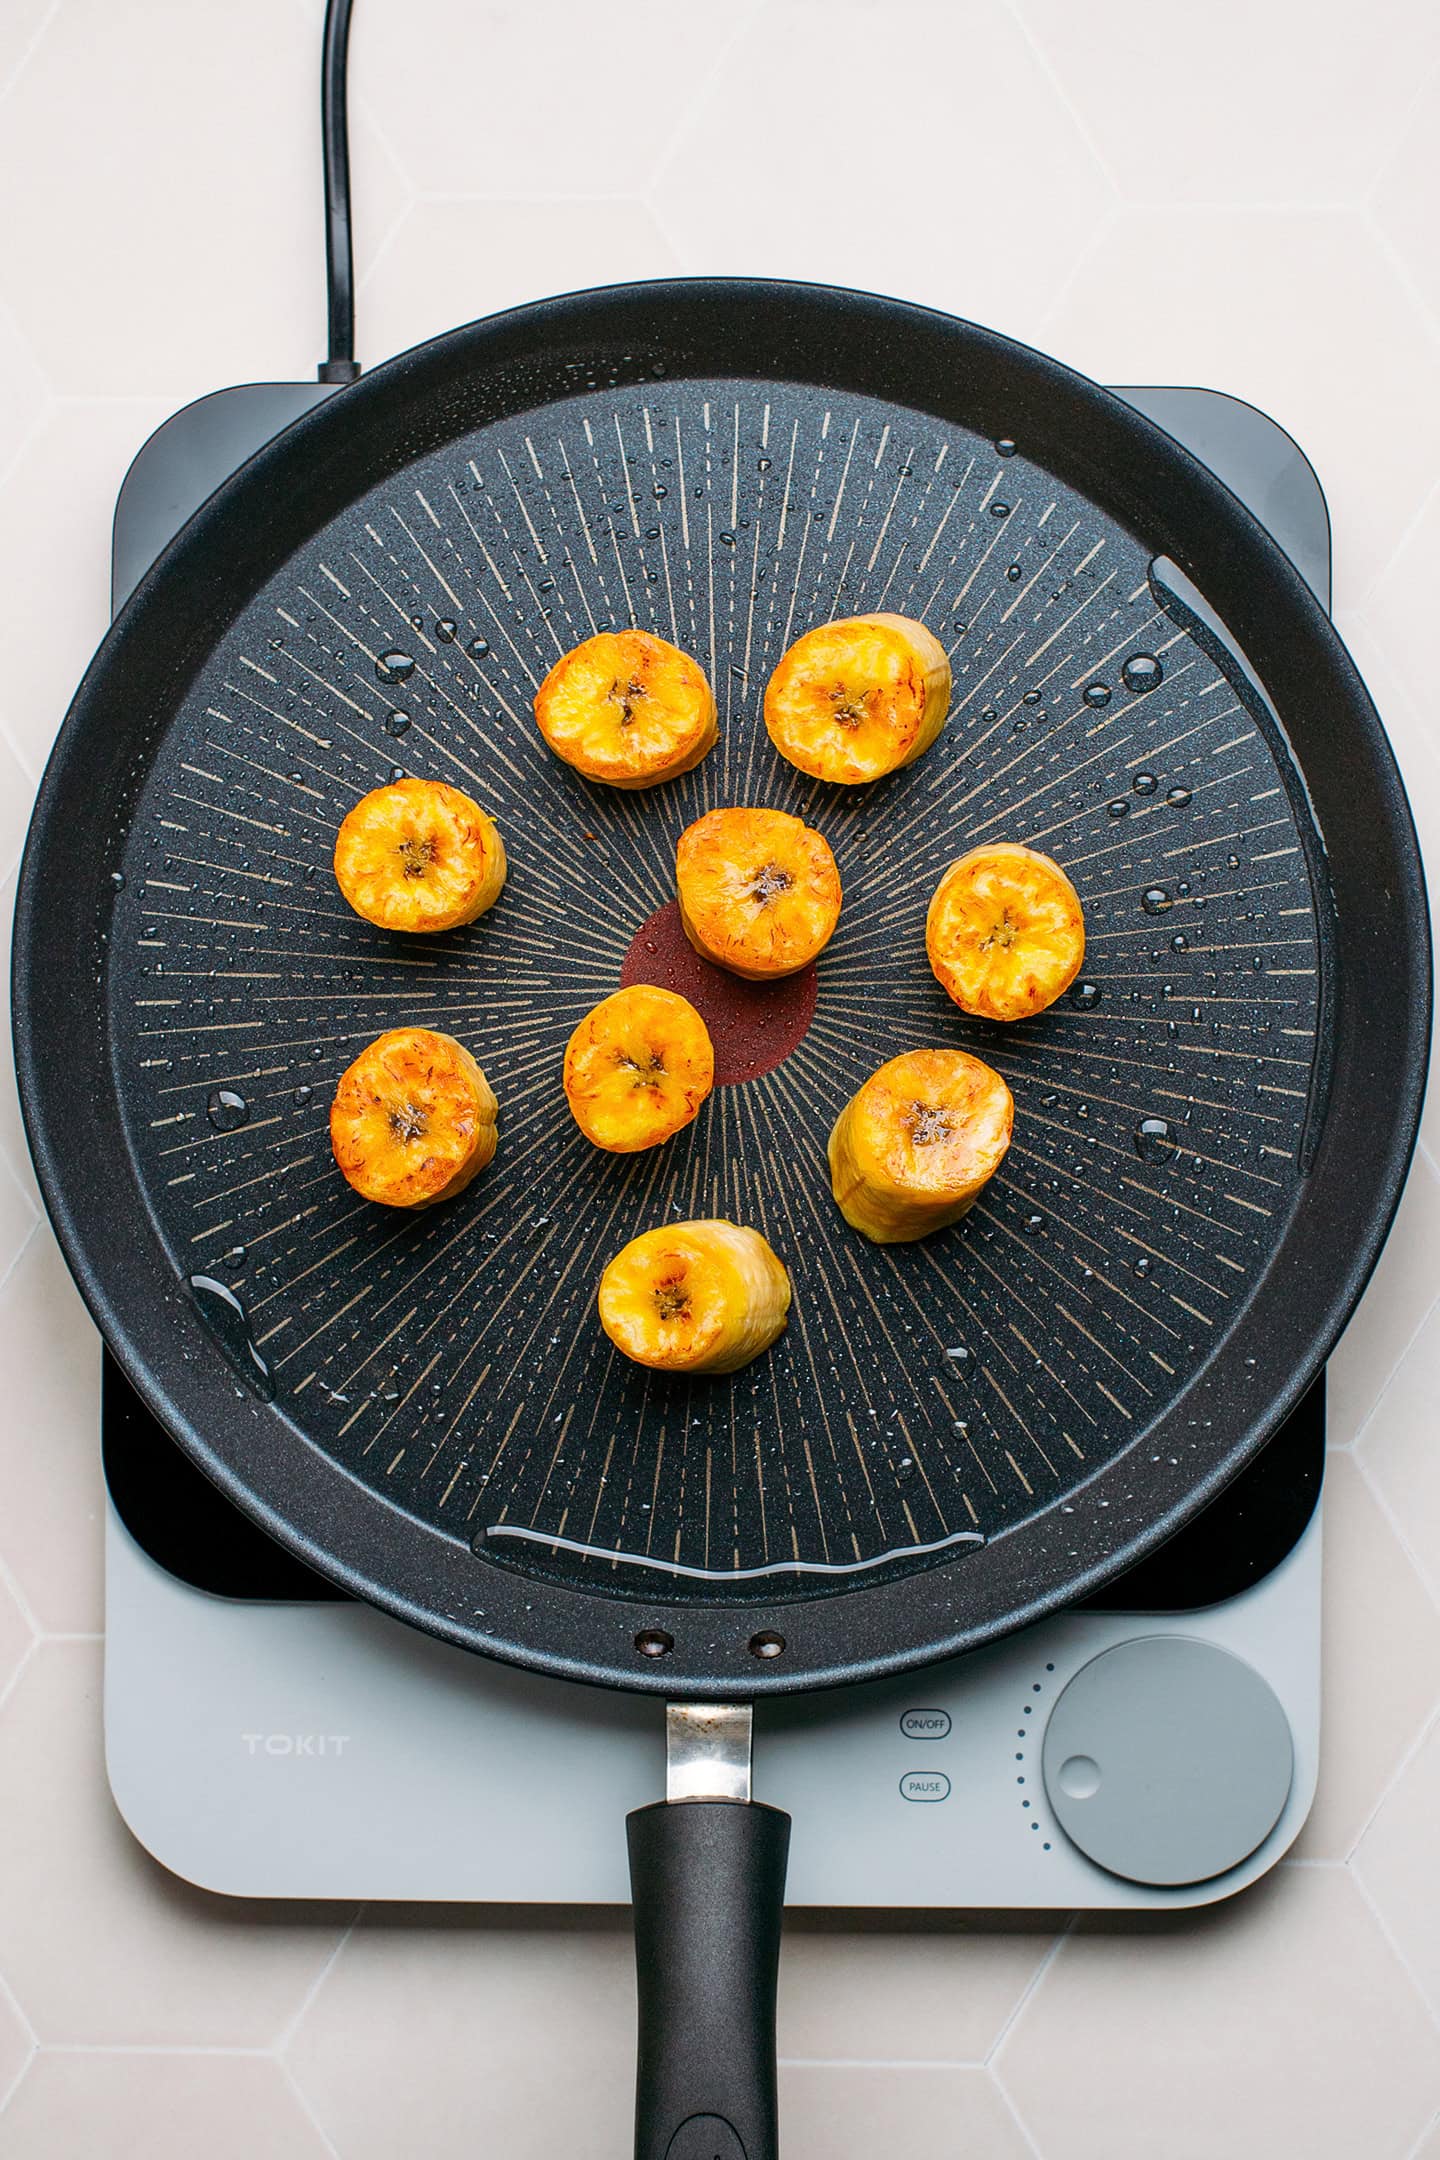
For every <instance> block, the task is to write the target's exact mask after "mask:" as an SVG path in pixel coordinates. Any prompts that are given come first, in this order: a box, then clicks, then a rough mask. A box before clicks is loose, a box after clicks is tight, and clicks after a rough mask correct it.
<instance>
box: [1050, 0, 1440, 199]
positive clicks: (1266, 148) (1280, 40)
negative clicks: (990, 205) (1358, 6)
mask: <svg viewBox="0 0 1440 2160" xmlns="http://www.w3.org/2000/svg"><path fill="white" fill-rule="evenodd" d="M1019 11H1020V14H1021V16H1022V17H1023V19H1024V21H1025V22H1026V24H1027V25H1028V27H1029V29H1030V31H1031V33H1032V34H1033V36H1034V37H1035V39H1036V42H1037V43H1038V44H1039V45H1040V47H1041V48H1042V49H1043V51H1044V53H1045V55H1046V57H1047V58H1048V59H1049V61H1050V63H1051V65H1052V66H1053V67H1054V69H1055V72H1056V75H1057V76H1058V78H1059V80H1060V82H1061V84H1062V86H1063V87H1064V89H1065V91H1066V94H1067V95H1068V96H1069V98H1070V99H1071V101H1072V103H1073V104H1074V106H1075V109H1076V112H1077V113H1078V114H1079V115H1080V117H1081V118H1082V119H1083V121H1084V122H1085V125H1086V127H1087V129H1088V131H1089V133H1090V135H1091V137H1092V138H1093V140H1094V142H1095V144H1096V147H1097V149H1098V151H1099V153H1100V155H1101V157H1102V158H1103V159H1104V160H1105V163H1106V164H1107V166H1108V167H1109V168H1110V171H1111V173H1112V174H1113V176H1114V180H1115V185H1116V186H1117V188H1118V189H1119V190H1120V192H1121V194H1122V195H1126V196H1128V197H1129V198H1130V199H1131V200H1132V201H1139V202H1147V203H1184V202H1204V203H1285V202H1291V203H1331V202H1349V201H1354V200H1356V199H1358V197H1359V196H1360V195H1361V194H1362V193H1363V192H1364V190H1365V188H1366V186H1367V185H1368V184H1369V182H1370V181H1371V180H1372V179H1373V177H1374V175H1375V173H1376V172H1377V171H1378V169H1379V167H1380V165H1381V162H1382V160H1383V159H1384V157H1385V154H1386V152H1387V151H1388V149H1389V147H1390V144H1391V142H1392V140H1393V137H1394V131H1395V123H1396V108H1397V103H1398V104H1399V106H1400V109H1401V111H1402V112H1403V110H1404V109H1405V105H1406V103H1407V102H1408V100H1409V99H1410V98H1413V97H1414V95H1415V92H1416V90H1417V88H1418V86H1419V83H1420V82H1421V80H1422V79H1423V77H1424V75H1425V73H1426V70H1427V68H1428V66H1429V64H1430V63H1431V62H1433V60H1434V59H1435V58H1436V57H1437V54H1440V24H1437V22H1436V20H1435V17H1434V16H1433V15H1431V14H1425V15H1417V13H1416V10H1415V9H1414V8H1413V7H1412V6H1410V5H1409V0H1380V4H1379V5H1378V6H1377V7H1376V8H1375V9H1374V11H1373V13H1371V12H1367V14H1366V17H1365V21H1364V26H1363V29H1360V28H1359V26H1358V25H1357V21H1356V17H1355V15H1354V13H1353V11H1352V10H1351V9H1350V8H1349V7H1348V6H1346V5H1345V0H1316V4H1315V6H1314V7H1313V8H1311V9H1309V10H1308V11H1307V14H1306V18H1305V28H1304V33H1303V34H1298V24H1297V21H1296V18H1295V16H1294V15H1293V14H1291V12H1290V11H1289V10H1288V9H1287V8H1283V7H1279V8H1265V7H1261V8H1255V7H1251V6H1249V5H1248V4H1247V0H1208V4H1207V6H1206V8H1205V11H1204V15H1203V18H1202V17H1197V16H1195V15H1192V14H1191V13H1190V12H1189V11H1188V10H1186V9H1183V8H1177V9H1174V10H1170V9H1164V8H1154V9H1146V10H1141V9H1138V8H1136V7H1135V6H1134V5H1133V4H1132V0H1087V5H1086V6H1085V7H1084V8H1076V7H1071V6H1067V5H1066V0H1019ZM1399 50H1403V51H1404V53H1405V67H1404V74H1403V81H1400V82H1397V75H1396V66H1395V56H1396V53H1397V51H1399Z"/></svg>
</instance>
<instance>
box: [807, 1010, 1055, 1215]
mask: <svg viewBox="0 0 1440 2160" xmlns="http://www.w3.org/2000/svg"><path fill="white" fill-rule="evenodd" d="M1014 1118H1015V1105H1014V1103H1013V1102H1012V1101H1011V1097H1010V1090H1009V1088H1008V1087H1007V1086H1006V1085H1005V1082H1004V1081H1003V1080H1002V1079H1001V1077H1000V1075H999V1073H997V1072H992V1071H991V1069H990V1067H989V1066H988V1065H986V1064H984V1063H982V1061H981V1060H980V1059H979V1058H977V1057H971V1055H970V1053H969V1051H968V1050H907V1051H905V1052H904V1054H903V1055H902V1056H900V1057H894V1058H891V1059H890V1060H889V1062H888V1064H885V1065H882V1066H881V1067H880V1069H879V1071H878V1072H873V1073H872V1074H871V1075H870V1078H869V1079H868V1080H867V1081H866V1082H865V1085H864V1086H863V1087H862V1088H861V1089H860V1090H859V1091H858V1093H856V1094H854V1095H852V1096H851V1098H850V1100H849V1102H848V1103H847V1104H846V1105H845V1108H844V1109H843V1110H842V1111H841V1113H840V1115H839V1117H838V1118H837V1119H836V1121H835V1128H834V1130H833V1131H832V1133H831V1135H830V1150H829V1153H830V1184H831V1190H832V1191H833V1192H834V1195H835V1200H836V1203H837V1205H838V1206H839V1209H840V1212H841V1214H842V1215H843V1216H844V1217H845V1220H846V1222H848V1223H849V1224H850V1226H851V1228H852V1229H854V1230H859V1231H861V1232H863V1234H864V1235H865V1236H866V1237H868V1238H869V1239H871V1241H872V1242H873V1243H874V1244H876V1245H901V1244H908V1243H909V1242H911V1241H912V1240H913V1239H915V1238H922V1237H928V1236H929V1234H930V1232H931V1231H932V1230H943V1229H944V1227H945V1225H946V1224H947V1223H953V1222H958V1221H959V1219H960V1217H961V1216H962V1215H965V1214H968V1213H969V1211H970V1209H971V1208H972V1207H973V1206H974V1205H975V1202H976V1201H977V1200H978V1199H979V1197H980V1194H981V1193H982V1192H983V1191H984V1189H985V1186H986V1184H987V1183H988V1181H989V1180H990V1179H991V1178H992V1177H993V1176H994V1175H995V1172H996V1171H997V1170H998V1169H999V1167H1000V1164H1001V1163H1002V1161H1003V1160H1004V1157H1005V1151H1006V1149H1007V1148H1008V1147H1009V1145H1010V1129H1011V1126H1012V1124H1013V1123H1014Z"/></svg>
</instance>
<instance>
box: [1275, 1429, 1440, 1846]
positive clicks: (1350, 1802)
mask: <svg viewBox="0 0 1440 2160" xmlns="http://www.w3.org/2000/svg"><path fill="white" fill-rule="evenodd" d="M1325 1584H1326V1593H1327V1594H1326V1598H1325V1606H1324V1624H1323V1630H1322V1642H1321V1654H1322V1659H1323V1671H1322V1687H1323V1698H1322V1715H1321V1724H1320V1789H1319V1792H1318V1794H1317V1795H1316V1800H1315V1805H1314V1807H1313V1808H1312V1810H1311V1812H1310V1819H1309V1821H1308V1822H1307V1823H1306V1825H1305V1828H1304V1829H1303V1830H1302V1831H1301V1833H1300V1837H1299V1840H1298V1842H1297V1844H1296V1847H1295V1850H1296V1852H1297V1853H1300V1854H1303V1855H1304V1856H1305V1857H1306V1858H1307V1859H1312V1860H1343V1859H1345V1857H1346V1856H1347V1854H1348V1853H1349V1852H1350V1851H1351V1850H1352V1848H1353V1846H1354V1844H1355V1840H1356V1839H1357V1838H1358V1837H1359V1835H1360V1832H1361V1831H1362V1830H1363V1829H1364V1827H1365V1824H1366V1823H1367V1822H1368V1820H1369V1818H1370V1816H1371V1814H1372V1812H1373V1811H1374V1809H1375V1807H1376V1806H1377V1805H1378V1803H1379V1801H1380V1799H1381V1796H1382V1795H1383V1793H1384V1792H1385V1789H1386V1787H1387V1786H1388V1785H1389V1783H1390V1781H1391V1779H1392V1778H1393V1777H1394V1775H1395V1772H1396V1770H1397V1769H1398V1768H1399V1766H1400V1764H1401V1762H1402V1761H1403V1760H1404V1758H1405V1756H1406V1755H1407V1754H1408V1753H1409V1750H1410V1748H1411V1746H1412V1744H1413V1742H1414V1738H1415V1735H1416V1733H1417V1732H1419V1731H1420V1730H1421V1729H1422V1727H1423V1725H1424V1723H1425V1720H1426V1718H1427V1717H1428V1716H1429V1714H1430V1711H1431V1708H1432V1706H1433V1705H1434V1703H1435V1701H1436V1699H1437V1697H1440V1612H1437V1610H1436V1607H1435V1603H1434V1600H1433V1599H1432V1598H1431V1597H1430V1596H1429V1594H1428V1593H1427V1591H1426V1590H1425V1588H1424V1586H1423V1585H1422V1583H1421V1581H1420V1578H1419V1576H1418V1575H1417V1574H1416V1572H1415V1570H1414V1568H1413V1567H1412V1565H1411V1563H1410V1561H1409V1559H1408V1558H1407V1556H1406V1553H1405V1550H1404V1548H1403V1546H1402V1545H1401V1544H1400V1541H1399V1539H1398V1538H1397V1537H1396V1535H1395V1533H1394V1531H1393V1529H1392V1528H1391V1526H1390V1524H1389V1522H1388V1521H1387V1520H1386V1518H1385V1516H1384V1514H1383V1513H1382V1511H1381V1509H1380V1508H1379V1507H1377V1505H1376V1503H1375V1499H1374V1496H1373V1494H1372V1493H1371V1491H1370V1489H1369V1487H1368V1486H1367V1485H1366V1483H1365V1480H1364V1478H1363V1477H1362V1476H1361V1474H1360V1471H1359V1469H1358V1468H1357V1467H1356V1464H1355V1462H1354V1461H1353V1459H1352V1458H1351V1457H1350V1456H1348V1455H1346V1454H1345V1453H1343V1452H1342V1451H1340V1450H1338V1449H1332V1450H1331V1454H1330V1459H1329V1462H1328V1464H1327V1466H1326V1471H1325Z"/></svg>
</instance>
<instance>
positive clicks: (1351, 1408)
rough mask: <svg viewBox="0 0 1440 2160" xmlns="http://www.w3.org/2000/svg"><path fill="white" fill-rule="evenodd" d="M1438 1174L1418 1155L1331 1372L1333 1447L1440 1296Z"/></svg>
mask: <svg viewBox="0 0 1440 2160" xmlns="http://www.w3.org/2000/svg"><path fill="white" fill-rule="evenodd" d="M1437 1251H1440V1177H1437V1176H1436V1173H1435V1169H1434V1166H1433V1165H1432V1163H1431V1161H1430V1159H1429V1157H1428V1155H1425V1154H1423V1153H1421V1154H1417V1155H1416V1157H1415V1160H1414V1162H1413V1163H1412V1164H1411V1166H1410V1177H1409V1180H1408V1182H1407V1184H1406V1187H1405V1190H1404V1192H1403V1194H1402V1195H1401V1198H1400V1206H1399V1208H1398V1210H1397V1211H1396V1216H1395V1222H1394V1226H1393V1228H1392V1229H1391V1232H1390V1236H1389V1238H1388V1240H1387V1241H1386V1245H1385V1249H1384V1251H1383V1252H1382V1253H1381V1255H1380V1258H1379V1260H1378V1262H1377V1263H1376V1267H1375V1272H1374V1274H1373V1275H1372V1276H1371V1278H1370V1282H1369V1286H1368V1288H1367V1289H1366V1292H1365V1295H1364V1297H1363V1298H1362V1299H1361V1300H1360V1303H1359V1305H1358V1306H1357V1308H1356V1311H1355V1317H1354V1318H1353V1319H1352V1320H1351V1322H1350V1325H1349V1327H1348V1328H1347V1329H1346V1330H1345V1333H1344V1335H1343V1336H1342V1337H1341V1339H1340V1342H1339V1345H1338V1347H1337V1348H1336V1351H1335V1354H1334V1356H1333V1357H1332V1358H1331V1360H1330V1371H1329V1392H1328V1404H1329V1417H1330V1426H1329V1431H1330V1441H1331V1444H1332V1446H1335V1447H1345V1446H1348V1444H1349V1443H1350V1441H1352V1440H1353V1439H1354V1438H1355V1435H1356V1434H1357V1433H1358V1432H1359V1431H1360V1429H1361V1427H1362V1426H1363V1425H1364V1423H1365V1421H1366V1419H1367V1418H1368V1417H1369V1416H1370V1414H1371V1412H1372V1411H1373V1410H1374V1408H1375V1405H1376V1403H1377V1401H1378V1400H1379V1398H1380V1395H1381V1393H1382V1392H1383V1390H1384V1389H1385V1387H1386V1386H1388V1384H1389V1381H1390V1376H1391V1374H1392V1373H1393V1372H1394V1371H1395V1368H1396V1366H1397V1365H1398V1364H1399V1363H1400V1360H1401V1358H1402V1357H1403V1356H1404V1355H1405V1352H1406V1350H1407V1348H1408V1347H1409V1345H1410V1343H1411V1341H1412V1340H1413V1338H1414V1335H1415V1332H1416V1330H1417V1329H1418V1328H1419V1326H1420V1323H1421V1322H1422V1321H1423V1320H1424V1318H1425V1316H1426V1314H1427V1313H1428V1312H1429V1311H1430V1308H1431V1307H1432V1305H1433V1304H1434V1303H1435V1300H1436V1297H1437V1295H1440V1276H1437V1272H1436V1269H1435V1266H1434V1256H1435V1254H1436V1252H1437Z"/></svg>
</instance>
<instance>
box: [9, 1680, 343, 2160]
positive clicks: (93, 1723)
mask: <svg viewBox="0 0 1440 2160" xmlns="http://www.w3.org/2000/svg"><path fill="white" fill-rule="evenodd" d="M0 1822H3V1823H4V1825H5V1836H4V1839H3V1841H0V1944H3V1945H4V1949H3V1963H4V1972H5V1978H6V1980H7V1981H8V1983H9V1985H10V1987H11V1988H12V1990H13V1991H14V1994H15V1998H16V2001H17V2002H18V2003H19V2005H20V2008H21V2009H22V2010H23V2011H24V2013H25V2015H26V2017H27V2018H28V2019H29V2021H30V2023H31V2025H32V2026H33V2027H34V2029H35V2032H36V2034H37V2036H38V2038H39V2039H40V2041H41V2043H42V2045H44V2044H46V2043H56V2042H75V2043H82V2044H86V2045H89V2046H92V2047H105V2046H134V2047H144V2048H150V2047H157V2046H159V2047H164V2046H170V2047H201V2048H203V2047H228V2048H235V2047H239V2048H263V2047H267V2046H269V2045H271V2044H272V2043H273V2042H275V2041H276V2040H277V2039H278V2037H279V2035H280V2033H281V2030H282V2028H283V2027H284V2025H285V2024H286V2021H287V2020H288V2019H290V2018H292V2017H293V2016H294V2014H295V2012H296V2011H297V2010H298V2009H299V2008H300V2006H301V2004H302V2003H303V2002H304V2000H305V1996H306V1993H307V1991H308V1990H309V1988H310V1987H311V1986H312V1985H313V1984H314V1981H315V1979H316V1976H317V1975H318V1974H319V1973H320V1971H321V1970H322V1968H323V1967H324V1964H325V1961H326V1959H327V1958H328V1957H329V1956H330V1955H331V1953H332V1951H333V1950H334V1947H335V1945H336V1943H337V1941H338V1940H339V1939H340V1936H341V1934H342V1932H343V1928H344V1925H345V1924H346V1923H345V1919H344V1918H343V1917H341V1916H337V1915H336V1914H334V1913H333V1912H331V1911H330V1910H329V1909H327V1908H325V1907H323V1906H322V1907H315V1908H311V1907H305V1908H302V1916H301V1917H297V1916H296V1914H295V1913H294V1912H293V1911H290V1910H288V1909H287V1908H284V1907H274V1906H255V1905H251V1904H249V1903H246V1902H243V1901H239V1900H235V1901H230V1900H226V1899H223V1898H217V1897H211V1896H207V1895H206V1894H204V1893H203V1892H201V1891H198V1890H192V1889H190V1888H189V1887H188V1886H187V1885H185V1884H183V1883H181V1882H179V1881H177V1880H176V1878H175V1877H174V1876H172V1875H167V1874H166V1873H165V1872H164V1871H163V1869H161V1868H159V1867H157V1866H156V1865H155V1863H154V1862H153V1861H152V1860H151V1859H150V1858H149V1857H148V1855H146V1854H145V1853H144V1852H142V1850H141V1848H140V1847H139V1846H138V1845H137V1844H136V1843H135V1842H134V1840H133V1839H132V1838H131V1836H130V1834H129V1832H128V1831H127V1830H126V1829H125V1827H124V1825H123V1824H122V1822H121V1821H120V1818H119V1816H118V1815H117V1814H116V1812H115V1808H114V1805H113V1803H112V1802H111V1799H110V1795H109V1791H108V1789H107V1787H106V1783H105V1765H104V1761H103V1757H102V1751H101V1741H100V1652H99V1647H98V1645H96V1644H92V1643H83V1642H82V1643H75V1642H69V1643H42V1644H41V1645H40V1647H39V1648H38V1649H37V1650H36V1651H35V1652H34V1654H33V1655H32V1656H31V1658H30V1659H29V1661H28V1663H27V1664H26V1666H25V1668H24V1670H23V1671H22V1672H21V1675H20V1677H19V1679H18V1680H17V1682H16V1683H15V1686H14V1688H13V1689H12V1691H11V1693H10V1695H9V1696H8V1697H7V1698H6V1701H5V1704H4V1707H3V1709H0ZM3 2120H4V2118H3V2117H0V2121H3ZM218 2127H219V2126H218V2124H216V2125H212V2128H214V2129H216V2130H218ZM81 2149H86V2148H81ZM260 2149H263V2148H260V2147H252V2148H251V2150H252V2151H253V2150H260Z"/></svg>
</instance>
